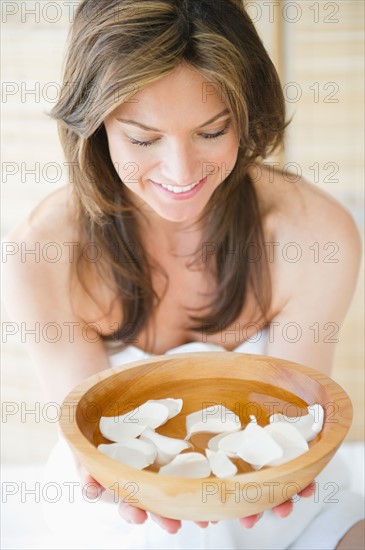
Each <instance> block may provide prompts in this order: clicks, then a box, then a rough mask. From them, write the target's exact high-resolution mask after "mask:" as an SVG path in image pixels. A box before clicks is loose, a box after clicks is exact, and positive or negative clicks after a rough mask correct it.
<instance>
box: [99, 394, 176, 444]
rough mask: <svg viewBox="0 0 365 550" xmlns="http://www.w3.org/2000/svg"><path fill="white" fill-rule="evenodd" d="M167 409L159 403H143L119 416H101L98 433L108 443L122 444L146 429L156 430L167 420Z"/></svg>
mask: <svg viewBox="0 0 365 550" xmlns="http://www.w3.org/2000/svg"><path fill="white" fill-rule="evenodd" d="M168 415H169V409H168V408H167V407H166V405H163V404H161V403H144V404H143V405H141V406H140V407H137V408H136V409H133V411H129V412H128V413H126V414H122V415H120V416H102V417H101V418H100V431H101V433H102V434H103V436H104V437H106V438H107V439H110V441H116V442H117V443H123V442H124V441H125V440H126V439H130V438H133V437H138V436H139V435H140V434H141V433H142V432H143V430H145V429H146V428H147V427H149V428H152V429H154V428H158V427H159V426H162V424H164V423H165V422H166V420H167V419H168Z"/></svg>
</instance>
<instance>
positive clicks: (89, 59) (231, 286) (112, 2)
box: [51, 0, 286, 341]
mask: <svg viewBox="0 0 365 550" xmlns="http://www.w3.org/2000/svg"><path fill="white" fill-rule="evenodd" d="M181 63H187V64H188V65H189V66H190V67H192V68H193V69H195V70H197V71H199V72H200V73H201V74H202V75H203V76H204V77H205V78H207V79H208V81H209V82H213V83H214V84H215V85H216V86H217V87H218V88H219V90H220V92H221V93H222V98H223V100H224V102H225V103H226V105H227V107H228V109H229V110H230V112H231V113H232V115H233V119H234V121H235V127H236V129H237V132H238V136H239V138H240V145H239V154H238V158H237V162H236V165H235V167H234V169H233V171H232V172H231V173H230V174H229V176H228V177H227V178H226V179H225V180H224V182H222V183H221V184H220V185H219V186H218V188H217V189H216V190H215V192H214V194H213V195H212V197H211V199H210V201H209V203H208V204H207V206H206V208H205V209H204V211H203V213H202V216H201V221H202V227H203V240H202V245H201V246H202V247H201V248H200V249H199V250H197V251H196V253H195V255H194V257H193V260H192V262H191V264H190V266H192V265H193V264H197V263H199V262H200V264H202V263H204V264H205V265H204V268H206V269H209V270H210V273H214V276H215V280H216V285H215V288H214V289H213V291H212V293H211V299H210V301H209V304H208V306H207V311H206V313H205V314H204V315H200V316H197V315H196V313H197V311H196V312H195V314H194V315H193V314H192V315H190V319H191V322H192V323H191V326H190V327H187V328H188V329H190V330H196V331H202V330H205V331H208V332H209V333H215V332H218V330H222V328H224V327H226V326H228V325H229V324H230V323H232V322H233V321H234V320H235V319H237V317H238V315H239V314H240V312H241V311H242V308H243V306H244V305H245V304H246V302H247V297H248V291H249V289H252V291H253V293H254V295H255V298H256V300H257V304H258V308H259V311H260V315H261V318H263V319H266V315H267V313H268V311H269V308H270V303H271V281H270V274H269V268H268V260H267V256H266V253H265V246H264V234H263V227H262V220H261V213H260V210H259V205H258V200H257V197H256V193H255V189H254V186H253V182H252V181H251V179H250V177H249V175H248V172H247V170H248V168H249V166H250V165H251V164H252V163H254V162H255V161H257V160H258V159H263V158H265V157H267V155H268V154H269V153H271V152H272V151H273V150H274V149H275V148H276V147H278V146H279V145H280V144H282V141H283V134H284V129H285V127H286V123H285V103H284V97H283V94H282V90H281V85H280V81H279V78H278V75H277V72H276V70H275V68H274V66H273V64H272V62H271V60H270V58H269V56H268V54H267V52H266V50H265V48H264V46H263V44H262V42H261V39H260V38H259V36H258V34H257V32H256V30H255V27H254V25H253V23H252V21H251V19H250V17H249V16H248V14H247V13H246V11H245V8H244V4H243V2H242V1H240V0H109V1H107V2H100V1H99V0H82V1H81V2H80V5H79V6H78V9H77V12H76V14H75V19H74V22H73V25H72V28H71V32H70V36H69V47H68V54H67V57H66V62H65V68H64V81H63V86H62V92H61V96H60V99H59V101H58V103H57V105H56V106H55V107H54V108H53V110H52V112H51V115H52V116H53V117H54V118H55V119H57V120H58V124H59V134H60V139H61V142H62V146H63V149H64V152H65V156H66V159H67V161H68V162H69V163H70V166H72V171H73V174H72V176H73V189H74V195H75V198H76V204H77V212H78V223H79V230H80V235H82V236H83V239H84V241H83V242H93V243H95V244H96V245H97V246H98V247H99V249H100V250H102V253H103V257H104V258H107V265H108V267H109V269H111V273H112V279H113V281H114V282H115V288H117V297H116V299H118V300H119V301H120V303H121V305H122V311H123V323H122V325H121V326H120V327H119V328H118V329H117V330H116V331H115V333H114V334H113V335H110V338H117V339H121V340H124V341H128V340H131V339H132V338H133V337H135V336H136V335H137V334H138V333H139V332H140V331H141V330H142V329H143V328H144V327H145V326H146V324H147V322H148V320H149V319H150V318H151V314H152V312H153V309H154V308H155V307H156V306H157V305H158V303H159V300H160V299H161V298H159V297H158V296H157V294H156V293H155V291H154V289H153V287H152V283H151V262H150V261H149V258H148V255H147V253H146V251H145V250H143V247H142V245H141V239H140V237H139V230H138V226H137V222H136V216H135V212H136V210H135V206H134V205H133V203H132V202H131V199H130V198H128V196H127V193H126V190H125V187H124V186H123V185H121V180H120V178H119V176H118V174H117V172H116V170H115V168H114V166H113V163H112V161H111V158H110V155H109V149H108V145H107V139H106V132H105V128H104V124H103V121H104V120H105V118H106V116H107V115H108V114H109V113H111V112H112V111H113V110H114V109H115V108H116V107H117V106H118V105H120V104H121V103H123V102H124V101H127V100H128V99H130V98H131V97H133V94H134V93H135V92H136V91H138V90H141V89H142V88H144V87H145V86H146V85H148V84H150V83H152V82H154V81H156V80H158V79H160V78H162V77H163V76H166V75H168V74H170V73H171V72H173V71H174V70H175V69H176V68H177V67H178V66H179V65H180V64H181ZM251 244H254V245H256V250H259V251H260V253H259V256H258V257H257V256H256V259H252V257H250V254H249V253H247V251H248V249H249V246H250V245H251ZM237 246H239V249H240V253H239V254H231V253H229V251H232V250H233V249H236V250H237ZM204 247H205V249H204ZM209 247H210V248H209ZM204 250H205V251H208V250H210V251H212V250H213V251H214V253H209V254H204ZM242 250H243V251H246V253H245V252H244V253H242ZM84 264H85V259H84V257H83V255H82V254H80V256H79V261H78V269H77V273H78V277H79V279H80V280H81V282H82V283H83V285H84V286H87V285H86V283H85V273H84V269H85V265H84ZM99 268H100V269H101V267H100V266H99ZM166 277H167V276H166ZM166 280H167V279H166ZM167 284H168V281H167ZM88 291H89V293H90V294H91V295H93V292H92V289H88ZM94 299H95V301H97V300H96V298H95V297H94ZM107 338H108V337H107Z"/></svg>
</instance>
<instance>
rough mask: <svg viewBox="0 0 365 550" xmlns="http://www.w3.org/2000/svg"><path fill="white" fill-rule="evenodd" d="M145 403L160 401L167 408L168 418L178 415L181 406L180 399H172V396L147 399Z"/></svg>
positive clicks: (181, 401)
mask: <svg viewBox="0 0 365 550" xmlns="http://www.w3.org/2000/svg"><path fill="white" fill-rule="evenodd" d="M146 403H160V404H161V405H165V406H166V407H167V408H168V410H169V415H168V417H167V418H168V420H170V418H173V417H174V416H176V415H178V414H179V413H180V412H181V409H182V406H183V400H182V399H173V398H172V397H167V398H166V399H149V400H148V401H146Z"/></svg>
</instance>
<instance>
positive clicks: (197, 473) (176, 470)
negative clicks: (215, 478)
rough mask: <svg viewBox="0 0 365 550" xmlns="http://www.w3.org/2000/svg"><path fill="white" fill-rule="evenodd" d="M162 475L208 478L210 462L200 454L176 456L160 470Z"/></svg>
mask: <svg viewBox="0 0 365 550" xmlns="http://www.w3.org/2000/svg"><path fill="white" fill-rule="evenodd" d="M160 474H165V475H168V476H175V477H192V478H200V477H208V476H209V475H210V465H209V460H208V459H207V458H206V457H205V456H204V455H202V454H200V453H184V454H182V455H178V456H176V457H175V458H174V459H173V460H172V461H171V462H170V463H169V464H166V466H162V468H160Z"/></svg>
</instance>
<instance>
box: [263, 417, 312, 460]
mask: <svg viewBox="0 0 365 550" xmlns="http://www.w3.org/2000/svg"><path fill="white" fill-rule="evenodd" d="M264 430H265V431H266V433H268V434H270V435H271V437H272V438H273V439H274V440H275V441H276V443H278V444H279V445H280V447H281V448H282V449H283V453H284V454H283V456H282V457H281V458H278V459H276V460H271V461H270V462H269V463H268V464H267V466H279V465H280V464H284V463H285V462H289V460H293V459H294V458H296V457H297V456H300V455H301V454H303V453H305V452H306V451H308V449H309V446H308V443H307V442H306V440H305V439H304V437H303V435H302V434H301V433H300V431H299V430H297V429H296V427H295V426H293V425H290V424H288V423H287V422H274V423H273V424H270V425H268V426H265V428H264Z"/></svg>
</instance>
